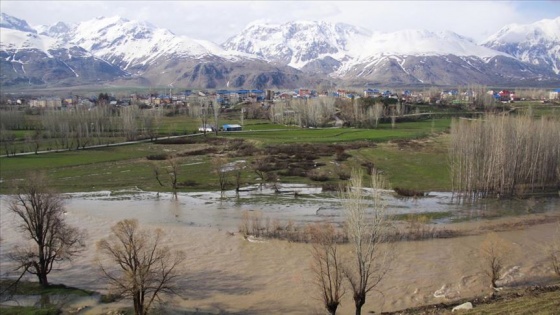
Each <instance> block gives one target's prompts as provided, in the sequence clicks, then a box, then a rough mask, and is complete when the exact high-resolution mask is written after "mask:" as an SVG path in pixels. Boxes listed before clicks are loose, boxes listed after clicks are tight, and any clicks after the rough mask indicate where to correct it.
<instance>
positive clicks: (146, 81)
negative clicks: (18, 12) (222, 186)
mask: <svg viewBox="0 0 560 315" xmlns="http://www.w3.org/2000/svg"><path fill="white" fill-rule="evenodd" d="M559 21H560V18H558V19H556V20H543V21H541V22H539V23H535V24H532V25H530V26H509V27H506V28H504V29H503V30H502V31H500V32H498V34H496V35H494V36H493V37H491V38H490V39H489V40H488V41H487V42H486V43H485V45H478V44H476V43H475V42H473V41H472V40H470V39H468V38H465V37H463V36H461V35H458V34H455V33H452V32H439V33H435V32H430V31H426V30H403V31H398V32H390V33H381V32H371V31H368V30H365V29H362V28H359V27H354V26H351V25H347V24H340V23H336V24H335V23H326V22H310V21H299V22H290V23H285V24H282V25H272V24H264V23H252V24H250V25H249V26H247V27H246V29H245V30H244V31H242V32H241V33H240V34H238V35H236V36H233V37H231V38H230V39H229V40H227V41H226V42H225V43H223V44H222V45H217V44H215V43H212V42H209V41H206V40H199V39H193V38H189V37H186V36H179V35H175V34H173V33H172V32H171V31H169V30H166V29H162V28H158V27H156V26H154V25H151V24H150V23H147V22H142V21H134V20H127V19H123V18H120V17H118V16H116V17H108V18H105V17H100V18H96V19H92V20H89V21H84V22H81V23H77V24H73V25H70V24H66V23H64V22H59V23H57V24H54V25H51V26H49V25H42V26H37V27H36V28H32V27H30V26H29V24H28V23H27V22H26V21H23V20H20V19H18V18H15V17H11V16H9V15H6V14H4V13H3V14H2V16H1V19H0V27H1V32H0V35H1V38H0V39H1V41H0V63H1V66H2V67H1V69H0V70H1V73H0V83H1V84H2V85H3V86H9V85H16V84H21V83H24V84H58V85H75V84H84V83H103V82H106V81H112V83H113V84H116V85H120V84H123V85H130V84H133V85H144V86H171V85H172V86H186V87H192V88H197V87H199V88H225V87H232V88H295V87H301V86H316V85H318V84H321V83H324V82H326V81H328V82H329V84H331V83H333V82H336V83H337V84H343V85H348V84H360V85H361V84H364V83H375V84H380V85H383V84H386V85H387V84H394V85H399V84H400V85H404V84H406V85H410V84H419V85H428V84H436V85H457V84H497V85H500V84H515V85H517V84H519V85H521V84H525V85H531V84H536V83H539V84H540V83H550V82H553V83H558V82H560V76H559V73H558V69H559V68H560V62H559V60H558V59H559V57H558V56H559V48H558V47H559V45H558V42H559V40H558V37H559V35H558V34H560V27H559V24H560V22H559ZM504 43H505V44H504ZM535 47H537V48H535ZM523 49H525V50H523Z"/></svg>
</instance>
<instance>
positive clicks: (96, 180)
mask: <svg viewBox="0 0 560 315" xmlns="http://www.w3.org/2000/svg"><path fill="white" fill-rule="evenodd" d="M180 122H181V120H180V119H179V118H173V119H170V120H167V121H166V123H165V124H164V126H168V128H169V130H177V129H176V127H177V126H178V125H179V124H180ZM224 122H225V121H224ZM449 125H450V120H449V119H437V120H433V121H432V120H429V121H428V120H427V121H422V122H405V123H398V124H396V126H395V128H394V129H393V128H392V126H391V124H381V125H380V127H379V128H378V129H354V128H338V129H334V128H333V129H300V128H295V127H293V126H289V127H286V126H282V125H275V124H269V123H266V122H264V121H246V124H244V130H245V131H243V132H229V133H228V132H221V133H220V134H219V137H224V138H226V139H229V140H231V139H235V138H241V139H244V140H245V141H248V142H250V143H252V144H254V145H255V146H256V147H260V148H262V147H265V146H267V145H277V144H289V143H320V144H332V143H349V142H353V141H364V140H365V141H370V142H371V141H373V142H375V143H386V142H387V141H389V140H397V139H419V138H423V137H426V136H429V135H432V134H435V133H441V132H443V131H445V130H447V128H448V127H449ZM172 126H174V127H172ZM193 126H197V122H194V121H191V125H190V126H189V127H187V129H188V128H192V127H193ZM199 137H204V136H199ZM206 137H208V138H212V137H215V136H214V135H206ZM438 145H442V146H444V145H445V143H444V142H441V141H439V142H438ZM204 146H205V144H204V143H200V144H179V145H170V144H166V145H162V144H154V143H142V144H134V145H126V146H119V147H106V148H105V147H104V148H98V149H86V150H77V151H76V150H73V151H67V152H57V153H55V152H52V153H46V154H39V155H26V156H16V157H9V158H5V157H3V158H0V175H1V178H2V182H1V183H0V191H1V192H2V193H6V192H9V191H12V187H13V186H14V184H13V182H12V180H17V179H21V178H23V177H24V176H25V175H26V173H27V172H30V171H31V172H37V171H45V172H46V173H47V175H48V177H49V178H50V179H51V180H52V181H53V186H54V187H55V188H57V189H58V190H60V191H63V192H79V191H95V190H119V189H133V188H139V189H142V190H150V191H169V190H170V189H171V188H170V186H167V185H166V186H164V187H162V186H160V185H159V184H158V183H157V181H156V180H155V177H154V175H153V165H154V164H156V165H159V166H160V167H163V168H166V167H167V166H168V165H167V162H166V161H149V160H147V159H146V157H147V156H149V155H154V154H161V153H164V152H165V153H168V154H178V153H179V154H180V153H183V152H187V151H189V150H194V149H197V148H201V147H204ZM206 146H208V145H206ZM444 152H445V148H440V149H438V150H433V149H431V148H430V149H429V150H420V151H418V150H405V151H399V150H396V149H395V148H393V147H392V146H388V145H379V146H378V147H376V148H363V149H360V150H355V152H354V151H349V152H348V153H349V154H350V155H351V156H352V158H350V159H348V161H346V162H344V163H343V164H344V165H343V166H341V167H342V168H346V169H348V170H349V169H350V168H351V167H359V164H360V163H362V162H364V160H372V161H373V162H374V163H376V164H377V165H379V168H380V169H381V170H382V171H384V172H385V173H386V174H387V175H388V177H389V180H390V181H391V183H392V184H393V186H399V187H406V188H411V189H420V188H421V187H423V188H425V189H435V188H437V189H446V188H447V189H449V185H448V175H447V172H446V171H445V168H444V167H442V165H441V164H440V162H441V160H442V158H443V156H444V155H445V153H444ZM252 158H253V157H236V158H232V159H231V160H232V161H233V160H246V161H248V162H250V161H251V160H252ZM333 160H334V158H328V157H326V158H321V161H324V163H325V164H326V165H325V170H326V171H335V170H334V169H332V168H333V167H332V163H329V162H330V161H333ZM210 161H211V156H208V155H196V156H184V157H181V158H180V178H179V180H180V181H184V182H189V181H190V182H191V183H190V185H185V186H184V187H182V188H181V190H182V191H202V190H218V184H217V183H218V179H217V176H215V175H214V174H213V173H212V166H211V163H210ZM430 161H431V162H430ZM329 167H330V168H331V169H329ZM403 170H404V171H403ZM163 178H164V179H166V178H165V177H163ZM243 178H244V182H245V183H254V181H255V174H254V173H253V172H252V171H251V170H245V171H244V173H243ZM281 180H282V181H290V182H304V183H310V184H316V185H320V184H321V183H316V182H313V181H311V180H309V179H307V178H301V177H283V178H282V179H281ZM333 180H335V178H333ZM333 180H331V181H333Z"/></svg>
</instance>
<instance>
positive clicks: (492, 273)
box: [480, 232, 513, 290]
mask: <svg viewBox="0 0 560 315" xmlns="http://www.w3.org/2000/svg"><path fill="white" fill-rule="evenodd" d="M512 250H513V248H512V247H511V245H510V244H509V243H508V242H507V241H506V240H504V239H503V238H501V237H500V236H498V234H496V233H495V232H492V233H489V234H488V235H487V236H486V238H485V239H484V241H482V243H481V244H480V259H481V260H480V264H481V268H482V270H483V272H484V274H485V275H486V276H487V277H488V279H489V280H490V282H491V284H492V288H493V289H494V290H496V289H497V288H498V284H497V283H496V282H497V281H498V280H500V279H501V278H502V273H503V270H504V268H505V264H506V263H507V261H508V259H509V257H510V255H511V253H512Z"/></svg>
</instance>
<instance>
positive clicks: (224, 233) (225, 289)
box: [0, 185, 560, 314]
mask: <svg viewBox="0 0 560 315" xmlns="http://www.w3.org/2000/svg"><path fill="white" fill-rule="evenodd" d="M296 191H297V192H298V193H297V194H294V192H296ZM65 196H67V200H66V210H67V213H66V219H67V221H68V222H69V223H70V224H72V225H75V226H79V227H81V228H83V229H85V230H86V231H87V234H88V238H87V246H88V247H87V250H86V251H85V252H84V253H83V255H82V256H80V257H78V258H76V259H75V260H73V261H72V262H69V263H65V264H63V265H60V266H57V267H58V268H59V269H57V270H54V271H53V272H52V273H51V274H50V276H49V277H50V278H49V280H50V282H51V283H64V284H66V285H69V286H76V287H80V288H85V289H90V290H96V291H99V292H102V293H106V292H107V291H106V289H107V287H106V283H105V281H104V280H103V279H102V278H100V276H99V272H98V269H97V267H96V265H95V263H94V261H95V258H96V255H95V242H96V241H97V240H99V239H101V238H103V237H106V236H108V235H109V232H110V227H111V226H112V225H113V224H115V223H116V222H118V221H119V220H122V219H127V218H136V219H138V220H139V222H140V223H141V224H142V226H144V227H149V228H152V227H160V228H163V230H164V231H165V233H166V243H167V244H168V245H170V246H172V247H174V248H177V249H181V250H183V251H185V252H186V253H187V260H186V262H185V264H184V271H183V273H184V275H185V276H184V278H183V279H181V281H180V285H181V292H180V296H178V297H174V298H172V299H171V300H169V301H168V302H166V307H167V309H168V312H173V310H174V311H177V313H179V312H182V313H184V312H185V311H187V312H189V311H190V312H192V313H195V312H200V313H210V314H217V313H220V314H319V313H322V309H321V303H320V301H319V300H318V299H317V296H318V295H317V289H316V288H315V287H314V286H313V283H312V278H311V274H310V252H309V245H308V244H300V243H290V242H287V241H279V240H263V241H259V242H250V241H247V240H246V239H244V238H243V237H242V236H241V235H240V234H239V233H238V226H239V223H240V218H241V216H242V213H243V212H244V211H245V210H248V211H252V210H254V211H261V212H262V213H263V216H265V217H269V218H271V219H275V218H277V219H280V220H293V221H294V222H295V223H296V224H305V223H307V222H313V221H323V220H329V221H334V222H341V221H342V220H343V218H344V215H343V211H342V209H341V207H340V204H339V201H338V200H337V199H336V197H334V196H333V195H329V194H323V193H321V189H320V188H310V187H305V186H298V185H292V186H288V185H285V186H283V187H281V193H280V194H274V193H272V192H271V191H269V190H267V189H264V190H262V191H261V190H253V188H251V187H249V188H248V189H247V191H244V192H241V193H240V194H239V196H237V195H236V194H235V192H226V193H225V194H224V195H223V196H221V195H220V193H215V192H205V193H188V194H186V193H181V194H178V198H177V199H174V198H173V196H172V195H171V194H163V193H160V194H157V193H152V192H140V191H126V192H117V193H115V192H104V191H101V192H95V193H81V194H67V195H65ZM384 199H385V201H386V204H387V208H388V211H389V213H391V214H406V213H424V212H437V213H448V214H447V215H442V216H438V217H437V218H438V219H436V221H435V224H436V226H453V227H460V228H461V229H463V230H472V231H474V230H481V231H482V230H484V229H483V227H484V226H488V224H495V223H496V222H504V223H505V224H507V222H509V221H511V220H517V221H519V222H523V220H525V219H526V220H527V221H530V220H533V219H536V218H541V219H542V218H549V220H542V223H539V224H530V225H529V224H527V225H526V226H523V224H521V226H520V225H519V224H517V225H515V227H512V228H511V229H501V231H500V232H499V235H500V236H501V237H503V238H504V239H506V240H507V241H509V242H511V244H512V246H513V248H514V251H513V252H512V253H511V261H510V262H509V263H508V264H507V274H506V276H505V277H504V279H503V280H502V284H503V285H506V286H520V285H527V284H533V283H544V282H547V281H550V279H552V275H553V271H552V266H551V264H550V263H549V262H548V260H547V257H546V255H545V250H544V248H545V245H546V244H547V243H550V242H551V241H552V237H553V233H554V232H555V230H556V227H557V223H556V222H558V220H559V218H560V201H559V199H558V198H554V197H551V198H538V199H527V200H513V201H503V200H489V201H486V202H484V203H479V204H477V205H457V204H456V203H454V202H453V201H452V199H451V195H450V194H448V193H437V192H433V193H429V195H428V196H427V197H422V198H416V199H412V198H407V199H403V198H398V197H396V196H395V195H394V193H393V192H391V191H386V192H385V194H384ZM0 200H1V207H0V208H1V209H0V211H1V212H0V215H1V222H0V236H1V238H2V242H1V243H0V244H1V247H0V251H1V252H0V270H1V272H2V274H3V275H6V274H7V275H8V276H14V275H15V273H13V272H10V270H11V268H12V264H11V262H10V261H9V259H8V257H7V256H8V253H9V251H10V250H11V249H12V248H13V247H14V246H16V245H21V244H22V237H21V236H20V234H19V233H18V232H17V231H16V230H15V229H14V221H15V217H14V216H13V215H12V214H10V213H9V212H8V210H7V206H8V205H7V197H6V196H1V199H0ZM472 234H473V235H469V236H462V237H456V238H447V239H431V240H424V241H403V242H398V243H396V245H395V248H394V250H395V252H396V254H397V258H396V260H394V262H393V264H392V268H391V271H390V272H389V274H387V276H386V277H385V279H384V280H383V281H382V282H381V284H380V286H379V288H378V289H379V292H374V293H371V295H369V296H368V298H367V303H366V305H365V306H364V308H363V310H364V313H367V312H370V311H375V312H380V311H394V310H399V309H403V308H407V307H412V306H419V305H424V304H431V303H439V302H448V301H452V300H456V299H460V298H468V297H472V296H476V295H481V294H486V293H490V291H489V290H488V285H487V284H486V283H485V279H484V278H483V276H482V273H481V270H480V268H478V260H477V257H478V247H479V245H480V243H481V242H482V240H483V239H484V236H485V235H484V234H483V233H472ZM346 249H347V248H344V249H343V250H346ZM28 279H29V280H33V281H35V279H34V278H31V277H29V278H28ZM20 303H25V301H21V302H20ZM66 305H67V307H68V308H78V307H83V306H87V307H86V308H85V309H84V310H83V311H82V312H81V314H99V313H106V312H107V311H109V310H110V309H112V308H113V309H114V308H115V307H122V306H128V305H129V304H128V302H127V301H123V302H120V303H117V304H99V303H98V302H97V298H83V299H79V300H73V301H67V302H66ZM339 310H340V311H339V313H340V314H348V313H351V312H352V310H353V303H352V298H351V293H350V292H347V293H346V295H345V296H344V297H343V302H342V305H341V306H340V308H339Z"/></svg>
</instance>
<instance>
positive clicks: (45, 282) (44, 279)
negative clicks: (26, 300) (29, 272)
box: [37, 272, 49, 287]
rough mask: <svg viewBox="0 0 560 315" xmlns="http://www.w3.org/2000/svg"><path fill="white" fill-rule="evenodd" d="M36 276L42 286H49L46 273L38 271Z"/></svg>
mask: <svg viewBox="0 0 560 315" xmlns="http://www.w3.org/2000/svg"><path fill="white" fill-rule="evenodd" d="M37 278H39V284H40V285H41V286H42V287H48V286H49V281H48V280H47V274H46V273H44V272H38V273H37Z"/></svg>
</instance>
